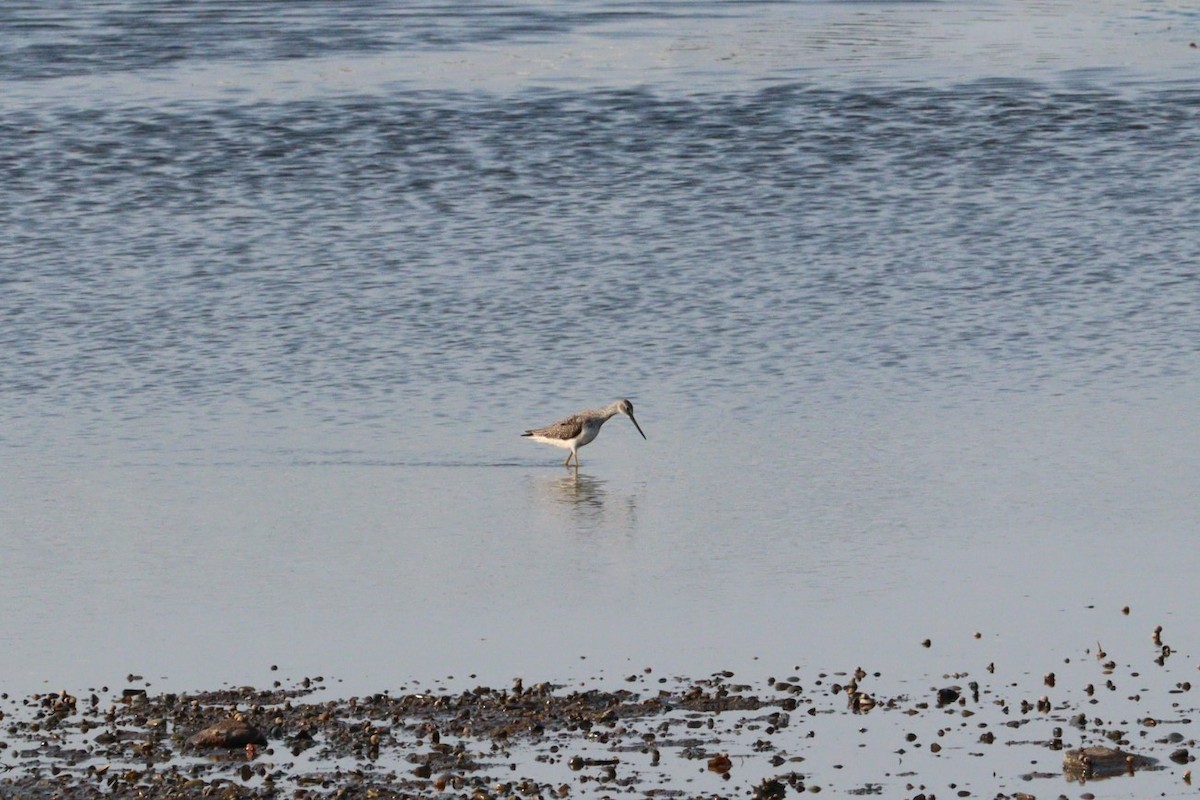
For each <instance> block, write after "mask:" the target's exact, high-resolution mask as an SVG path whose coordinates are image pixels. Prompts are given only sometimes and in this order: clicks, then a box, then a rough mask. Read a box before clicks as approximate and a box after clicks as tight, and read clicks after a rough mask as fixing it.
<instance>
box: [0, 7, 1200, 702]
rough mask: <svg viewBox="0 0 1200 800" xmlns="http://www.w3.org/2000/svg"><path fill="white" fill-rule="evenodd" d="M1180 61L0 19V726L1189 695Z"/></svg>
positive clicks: (1026, 11)
mask: <svg viewBox="0 0 1200 800" xmlns="http://www.w3.org/2000/svg"><path fill="white" fill-rule="evenodd" d="M1195 22H1196V14H1195V12H1194V11H1192V10H1190V9H1189V8H1187V7H1185V6H1183V5H1182V4H1169V3H1166V4H1164V3H1153V4H1151V3H1138V2H1121V3H1105V4H1103V6H1102V7H1097V6H1096V5H1095V4H1069V3H1068V4H1033V5H1029V4H1021V5H1017V4H1010V3H986V4H984V3H980V4H962V5H958V6H953V7H947V6H944V5H941V4H922V3H915V4H906V3H900V4H895V3H783V4H763V5H758V4H725V3H711V4H704V5H695V4H687V5H681V4H671V3H660V4H653V5H649V6H643V5H638V6H636V7H634V6H619V7H612V6H604V7H600V6H592V5H589V4H576V5H572V6H570V7H569V8H567V9H566V10H562V11H546V10H545V9H540V8H536V7H526V6H521V5H508V6H502V7H487V8H483V9H477V8H476V7H475V6H459V5H455V4H443V5H440V6H436V7H431V8H430V9H428V10H427V11H425V12H422V13H416V12H413V13H411V14H398V13H395V12H392V11H389V7H388V6H385V5H379V6H377V5H375V4H371V3H358V4H355V5H354V6H353V7H352V8H347V6H346V5H345V4H339V5H338V6H336V8H335V7H334V6H332V5H327V4H305V5H304V6H297V5H294V4H288V3H276V4H272V5H270V6H269V7H266V6H261V5H259V6H255V7H254V9H253V10H252V9H251V8H250V7H247V6H243V5H242V4H236V5H230V6H222V5H213V4H206V5H204V6H203V8H202V7H201V6H199V5H191V4H176V5H175V6H172V10H171V11H170V12H166V11H159V10H155V9H152V8H151V7H149V6H144V5H143V4H139V3H93V4H84V6H83V7H82V8H72V9H70V13H69V14H67V13H66V12H65V11H64V12H63V13H61V14H60V13H58V12H56V11H54V10H52V9H51V10H47V7H45V6H43V5H40V4H39V5H33V4H28V5H9V6H6V7H5V10H4V11H2V12H0V52H3V53H5V54H6V55H5V57H4V58H2V59H0V91H2V92H3V96H4V97H5V101H4V113H3V114H2V115H0V127H2V128H3V130H2V131H0V171H2V172H0V174H2V175H3V180H0V221H2V224H0V253H2V254H3V258H0V264H2V266H0V320H3V324H0V352H3V353H4V357H3V358H0V419H2V420H3V425H2V426H0V449H2V451H3V455H2V456H0V458H2V462H3V464H4V477H3V485H2V488H0V491H2V492H3V496H2V498H0V499H2V502H0V533H2V535H3V537H4V553H3V558H2V559H0V608H3V610H4V613H3V623H2V624H3V626H4V627H3V630H4V631H5V632H6V634H7V638H8V639H9V640H10V641H13V642H19V643H20V645H19V646H14V647H9V648H5V649H3V650H2V651H0V676H2V677H3V680H4V683H5V686H4V687H3V688H4V689H5V690H7V691H10V692H22V691H33V690H36V689H38V688H46V686H47V685H49V686H51V687H53V688H61V686H63V685H66V686H71V687H74V686H76V685H91V683H94V682H106V681H107V682H113V681H115V680H116V679H117V677H119V676H124V675H125V674H126V673H128V672H134V673H138V674H144V675H145V676H146V677H147V679H149V680H151V681H152V682H153V683H155V684H157V685H159V686H174V687H178V688H195V687H197V686H202V685H211V684H216V683H220V682H226V681H227V682H232V683H239V682H259V681H262V680H264V679H265V678H266V677H267V676H269V675H270V673H269V671H268V668H269V666H270V665H273V664H277V665H279V666H280V668H281V670H283V671H284V672H286V673H288V674H290V675H292V676H293V677H298V676H300V675H304V674H314V673H321V674H325V675H328V676H334V677H335V678H336V679H337V680H340V681H342V682H343V684H342V685H344V686H345V687H346V688H347V690H348V691H353V692H358V691H364V692H369V691H377V690H379V689H381V688H386V687H387V686H389V685H394V684H396V683H398V682H403V681H408V680H412V679H417V680H434V679H443V678H445V677H446V676H449V675H453V676H455V680H466V681H469V680H472V679H470V678H469V677H467V676H469V675H471V674H474V675H476V676H481V677H484V678H487V679H488V680H490V681H492V682H501V681H505V680H507V679H508V678H511V677H512V676H514V675H524V676H527V677H529V678H531V679H534V680H541V679H547V678H550V679H561V680H573V679H578V680H586V679H589V678H593V677H596V678H599V679H601V680H614V681H617V680H619V679H620V678H621V677H622V676H623V675H625V674H626V673H627V672H629V671H630V670H633V669H640V668H642V667H646V666H650V667H654V668H655V669H656V670H657V671H659V672H661V673H672V674H674V673H677V674H685V675H701V674H707V673H708V672H711V671H713V670H717V669H725V668H730V669H735V670H739V671H740V670H750V671H751V672H752V673H755V674H758V673H759V672H760V671H761V674H760V675H759V677H761V675H762V674H774V673H776V672H779V671H781V669H782V667H779V666H777V665H779V664H783V665H805V666H808V667H813V668H819V669H837V668H841V669H853V667H854V666H856V665H858V664H863V665H864V666H866V667H867V668H870V669H882V670H884V671H885V673H886V672H887V671H888V670H896V671H901V672H903V673H905V674H908V673H910V672H911V670H910V669H907V668H909V667H911V665H912V663H914V659H915V658H919V657H921V656H922V651H920V649H919V647H918V643H919V642H920V641H921V640H923V639H925V638H931V639H932V640H933V641H934V643H935V648H934V649H933V652H935V653H936V654H937V660H936V662H934V663H930V664H929V668H930V669H931V670H934V671H936V670H945V671H953V670H957V669H975V670H978V669H979V668H981V666H982V665H983V664H986V663H988V662H989V661H997V662H999V661H1001V660H1002V659H1003V660H1004V661H1005V663H1007V664H1008V665H1009V666H1010V667H1011V668H1012V669H1014V670H1029V671H1030V672H1031V673H1033V674H1041V673H1042V672H1044V671H1046V670H1047V669H1049V667H1048V666H1047V664H1046V662H1047V661H1056V660H1059V659H1061V658H1064V657H1077V656H1078V655H1079V653H1081V652H1082V651H1083V650H1084V649H1085V648H1087V647H1090V646H1092V645H1093V644H1094V642H1095V640H1096V639H1097V638H1098V637H1100V636H1101V635H1108V631H1107V626H1106V625H1097V624H1096V623H1095V619H1096V614H1098V613H1100V612H1101V611H1104V610H1108V611H1115V610H1116V609H1119V608H1120V607H1121V606H1123V605H1126V604H1129V605H1132V606H1133V607H1134V608H1135V610H1136V611H1137V612H1138V614H1139V616H1138V617H1137V619H1139V620H1144V621H1145V625H1144V628H1145V630H1138V631H1133V630H1130V632H1129V634H1128V635H1129V636H1130V637H1131V638H1130V640H1129V642H1130V647H1133V646H1134V645H1133V644H1132V642H1134V641H1142V640H1144V639H1145V637H1148V636H1149V631H1150V630H1151V629H1152V626H1153V625H1154V624H1162V625H1164V626H1166V628H1167V630H1168V631H1171V632H1172V633H1174V634H1175V635H1174V636H1173V637H1172V639H1173V642H1174V644H1175V646H1176V647H1177V648H1178V649H1179V650H1180V653H1181V655H1182V656H1183V657H1184V658H1187V659H1191V658H1192V657H1193V656H1192V655H1191V654H1192V652H1194V649H1195V647H1196V644H1195V641H1196V639H1197V636H1198V635H1200V631H1198V630H1197V628H1196V626H1195V623H1194V621H1193V620H1192V619H1191V618H1190V609H1191V608H1192V607H1193V606H1194V604H1195V601H1196V599H1197V596H1196V592H1195V590H1194V588H1193V581H1192V575H1193V573H1194V571H1195V566H1196V564H1195V559H1194V556H1193V555H1192V553H1193V547H1192V538H1193V532H1194V530H1195V529H1196V524H1197V522H1198V521H1200V520H1198V519H1197V517H1198V512H1197V508H1196V505H1195V502H1194V497H1195V489H1196V486H1197V483H1198V479H1200V464H1198V459H1200V456H1197V453H1200V447H1198V445H1200V441H1198V440H1200V432H1198V429H1197V426H1196V424H1195V421H1194V416H1195V415H1194V398H1195V386H1196V385H1197V382H1196V379H1197V376H1198V375H1200V358H1198V346H1197V342H1200V315H1198V313H1197V310H1196V309H1197V299H1198V298H1197V291H1198V289H1197V281H1196V270H1197V263H1198V252H1197V242H1200V238H1198V236H1197V233H1198V231H1197V225H1196V217H1195V213H1194V209H1195V208H1196V207H1197V200H1198V199H1200V198H1198V196H1197V195H1198V194H1200V189H1198V188H1197V187H1200V167H1198V166H1197V164H1198V162H1197V161H1196V159H1195V158H1194V155H1193V149H1194V138H1195V137H1194V131H1195V129H1196V127H1197V125H1196V123H1197V115H1198V110H1200V105H1198V102H1197V101H1198V99H1200V98H1198V95H1197V94H1196V92H1195V90H1194V89H1193V88H1192V86H1193V84H1192V82H1191V79H1192V78H1194V75H1195V69H1196V63H1197V58H1198V56H1196V50H1194V49H1192V48H1190V47H1188V44H1189V43H1190V39H1189V37H1193V38H1194V36H1195V35H1194V33H1193V32H1192V31H1193V30H1194V26H1195ZM622 396H628V397H630V398H631V399H632V400H633V401H634V403H635V404H636V406H637V415H638V419H639V422H640V423H641V425H642V427H643V428H644V429H645V431H646V434H647V437H648V439H647V440H646V441H643V440H642V439H641V437H639V436H638V435H637V433H636V431H635V430H633V427H632V425H630V424H629V423H628V421H627V420H625V419H622V418H616V419H614V420H612V421H611V422H610V423H609V424H608V425H607V426H606V427H605V429H604V431H603V433H602V435H601V437H600V438H599V440H598V441H597V442H595V443H593V444H592V445H590V446H589V447H587V448H586V449H585V450H584V451H583V453H582V460H583V468H582V469H581V470H580V472H579V475H578V477H575V476H574V475H573V474H572V473H571V472H569V471H566V470H564V469H562V468H561V467H560V466H559V464H560V462H561V460H562V456H563V454H562V452H561V451H558V450H551V449H550V448H545V447H542V446H538V445H535V444H531V443H529V442H527V441H524V440H522V439H520V438H519V436H518V434H519V433H520V432H521V431H522V430H524V429H525V428H527V427H530V426H536V425H542V424H546V423H549V422H551V421H553V420H554V419H555V418H557V417H558V416H561V415H564V414H566V413H569V412H572V411H575V410H578V409H579V408H584V407H589V406H596V405H601V404H605V403H608V402H610V401H611V400H612V399H614V398H616V397H622ZM1097 628H1104V630H1097ZM977 631H978V632H980V633H981V634H982V638H981V639H979V640H976V639H974V637H973V634H974V633H975V632H977ZM980 642H982V643H983V644H984V645H985V647H983V648H982V649H986V650H987V653H986V655H984V654H983V653H981V646H980ZM917 663H924V662H920V661H918V662H917Z"/></svg>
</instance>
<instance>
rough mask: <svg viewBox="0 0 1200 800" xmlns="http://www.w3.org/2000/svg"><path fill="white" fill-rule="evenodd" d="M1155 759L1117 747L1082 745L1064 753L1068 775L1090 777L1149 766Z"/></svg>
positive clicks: (1064, 770) (1065, 770)
mask: <svg viewBox="0 0 1200 800" xmlns="http://www.w3.org/2000/svg"><path fill="white" fill-rule="evenodd" d="M1153 763H1154V759H1152V758H1146V757H1145V756H1139V755H1135V754H1133V753H1127V752H1125V751H1124V750H1120V749H1118V748H1116V747H1103V746H1100V745H1096V746H1092V747H1081V748H1079V749H1078V750H1068V751H1067V752H1065V753H1063V772H1064V773H1066V774H1067V776H1068V777H1082V778H1090V777H1094V776H1097V775H1117V774H1120V773H1122V772H1133V771H1134V770H1135V769H1138V768H1141V767H1147V766H1150V765H1151V764H1153Z"/></svg>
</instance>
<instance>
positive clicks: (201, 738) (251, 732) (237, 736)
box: [187, 717, 267, 750]
mask: <svg viewBox="0 0 1200 800" xmlns="http://www.w3.org/2000/svg"><path fill="white" fill-rule="evenodd" d="M187 743H188V744H189V745H191V746H192V747H201V748H209V747H224V748H226V749H229V750H234V749H237V748H239V747H245V746H246V745H248V744H256V745H265V744H266V743H267V737H265V736H263V735H262V731H260V730H259V729H258V728H256V727H254V726H253V725H251V724H250V723H248V722H246V721H245V720H243V719H237V718H232V717H231V718H230V719H223V720H221V721H220V722H218V723H217V724H215V725H210V726H208V727H207V728H205V729H204V730H202V731H200V732H199V733H197V734H195V735H194V736H192V737H191V738H190V739H188V740H187Z"/></svg>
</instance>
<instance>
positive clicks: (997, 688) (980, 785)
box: [0, 626, 1198, 800]
mask: <svg viewBox="0 0 1200 800" xmlns="http://www.w3.org/2000/svg"><path fill="white" fill-rule="evenodd" d="M1165 636H1166V634H1165V633H1164V632H1163V631H1162V630H1161V629H1159V628H1158V627H1157V626H1155V627H1153V628H1151V629H1150V630H1148V631H1147V637H1146V647H1145V649H1143V650H1139V652H1138V653H1136V654H1130V653H1124V654H1118V653H1109V652H1107V651H1106V650H1105V647H1104V645H1103V644H1102V643H1101V642H1099V641H1098V642H1096V644H1095V646H1094V647H1090V648H1087V650H1086V651H1085V652H1081V653H1079V654H1078V656H1077V657H1068V658H1062V659H1059V660H1058V663H1054V664H1048V665H1047V671H1046V672H1044V673H1041V674H1032V673H1023V674H1016V675H1011V674H1006V672H1005V669H1004V666H1003V663H1004V662H1003V653H1002V652H996V653H993V654H992V656H994V660H989V661H986V662H985V663H983V664H982V666H981V667H980V668H978V669H969V670H963V671H960V672H952V673H942V674H937V675H929V674H914V675H906V676H898V675H887V674H882V673H879V672H871V671H870V670H869V665H868V667H852V668H850V669H848V670H822V669H814V668H811V667H804V666H800V665H793V666H790V667H787V668H785V669H784V671H782V672H780V673H779V674H776V675H767V676H765V677H761V678H757V677H755V678H750V677H748V676H742V675H737V674H734V673H732V672H727V671H726V672H719V673H716V674H712V675H709V676H706V677H702V678H694V677H693V678H684V677H679V676H661V675H658V674H656V673H655V671H654V669H653V668H651V667H646V668H642V669H639V670H637V671H635V672H631V673H630V674H627V675H622V676H607V677H598V678H596V679H595V681H593V682H588V681H583V682H581V683H579V684H578V685H570V686H567V685H562V684H556V683H553V682H539V683H534V682H531V681H529V680H528V679H520V678H517V679H514V680H513V681H512V683H511V684H510V685H507V686H503V687H487V686H472V687H470V688H463V686H456V687H453V688H452V687H450V686H445V685H442V686H438V687H436V688H428V687H422V686H421V685H420V684H418V683H416V682H413V683H414V685H405V686H402V687H400V688H398V689H396V690H389V691H381V692H379V693H376V694H372V695H368V696H355V697H339V696H338V692H337V689H336V686H337V682H336V681H334V680H330V679H326V678H322V677H313V678H310V677H306V678H302V679H291V678H282V677H281V678H280V679H278V680H275V679H270V680H268V681H267V683H268V685H269V688H256V687H250V686H244V687H226V688H222V689H217V690H211V691H196V692H187V693H173V692H172V693H160V692H157V691H156V690H154V688H153V686H152V685H151V684H150V683H149V682H147V681H146V680H145V679H143V678H142V677H141V676H137V675H129V676H126V678H124V679H123V680H122V685H121V686H114V687H109V686H100V687H96V688H91V689H86V690H81V691H78V692H72V691H69V690H60V691H51V692H47V693H44V694H34V695H30V696H26V697H12V696H8V695H6V694H5V695H0V713H2V719H0V797H5V798H8V797H47V798H48V797H65V798H90V797H295V798H305V797H372V798H393V797H431V796H444V797H465V798H472V800H490V799H491V798H497V799H499V798H565V797H619V796H645V797H734V796H740V797H746V796H750V797H756V798H772V799H775V798H784V797H789V796H799V795H800V794H803V793H819V792H822V791H825V792H831V793H833V794H834V795H835V796H840V795H872V794H879V795H885V796H889V797H901V796H903V797H913V798H916V797H924V798H935V797H1013V798H1016V797H1080V798H1091V797H1126V796H1150V795H1155V796H1181V795H1190V794H1191V793H1193V792H1194V791H1196V789H1195V788H1193V787H1192V785H1191V781H1192V775H1191V762H1192V761H1193V760H1194V752H1195V749H1196V741H1195V740H1196V736H1197V734H1196V730H1195V723H1194V719H1195V718H1196V717H1197V713H1198V712H1197V709H1196V703H1195V701H1194V700H1193V697H1194V693H1193V691H1192V684H1191V680H1190V677H1191V676H1193V675H1196V674H1197V673H1196V663H1195V661H1194V660H1193V659H1192V657H1191V656H1190V655H1189V654H1187V653H1183V652H1179V651H1176V650H1175V649H1174V648H1173V647H1172V646H1171V645H1170V644H1169V643H1167V642H1166V641H1164V637H1165ZM976 638H977V639H978V640H979V646H980V654H981V657H985V658H986V657H988V654H987V652H986V651H987V650H988V641H987V637H985V636H984V635H983V634H978V635H977V637H976ZM912 646H913V651H914V652H913V655H914V658H913V661H914V663H919V662H920V656H921V655H922V654H924V653H929V652H931V651H935V650H936V648H937V642H935V641H930V640H927V641H922V642H913V645H912ZM275 674H278V673H275Z"/></svg>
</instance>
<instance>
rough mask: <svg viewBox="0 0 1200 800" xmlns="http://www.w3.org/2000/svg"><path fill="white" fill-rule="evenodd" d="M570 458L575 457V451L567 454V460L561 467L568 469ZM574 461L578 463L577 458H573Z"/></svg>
mask: <svg viewBox="0 0 1200 800" xmlns="http://www.w3.org/2000/svg"><path fill="white" fill-rule="evenodd" d="M571 456H575V451H574V450H572V451H571V452H569V453H567V460H566V461H564V462H563V466H564V467H569V466H571ZM575 460H576V461H578V460H579V456H575Z"/></svg>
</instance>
